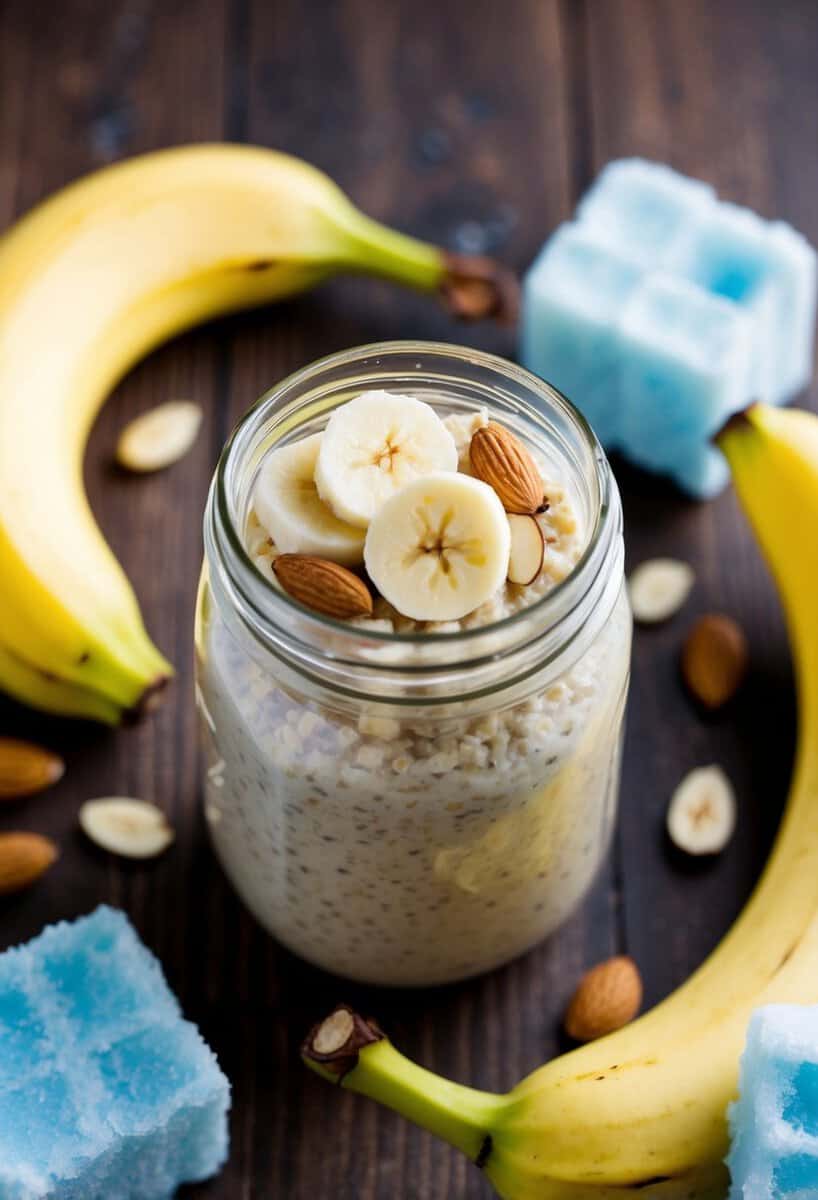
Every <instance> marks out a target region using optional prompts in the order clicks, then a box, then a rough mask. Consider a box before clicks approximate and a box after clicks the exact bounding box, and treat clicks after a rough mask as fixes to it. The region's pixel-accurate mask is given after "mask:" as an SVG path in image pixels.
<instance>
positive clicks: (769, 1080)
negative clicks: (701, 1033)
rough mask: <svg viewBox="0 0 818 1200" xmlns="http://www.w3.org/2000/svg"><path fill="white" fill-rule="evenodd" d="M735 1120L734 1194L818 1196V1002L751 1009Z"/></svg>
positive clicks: (751, 1199)
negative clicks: (812, 1005)
mask: <svg viewBox="0 0 818 1200" xmlns="http://www.w3.org/2000/svg"><path fill="white" fill-rule="evenodd" d="M729 1119H730V1130H731V1135H732V1145H731V1148H730V1154H729V1156H728V1159H727V1165H728V1167H729V1168H730V1176H731V1180H732V1188H731V1191H730V1200H770V1198H771V1197H775V1198H776V1200H786V1198H787V1197H792V1200H801V1198H802V1197H805V1196H815V1195H818V1007H810V1008H807V1007H800V1006H798V1005H793V1004H772V1005H768V1006H767V1007H766V1008H761V1009H758V1010H757V1011H756V1012H755V1013H754V1014H753V1017H752V1019H751V1021H750V1026H749V1029H748V1032H747V1044H746V1047H745V1051H744V1055H743V1056H742V1060H741V1076H740V1080H739V1098H738V1100H737V1101H736V1102H735V1103H734V1104H732V1105H731V1106H730V1112H729Z"/></svg>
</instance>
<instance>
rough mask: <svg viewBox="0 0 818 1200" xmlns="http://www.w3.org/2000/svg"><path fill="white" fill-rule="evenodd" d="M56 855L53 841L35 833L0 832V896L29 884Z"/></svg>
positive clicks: (46, 867) (47, 866) (45, 869)
mask: <svg viewBox="0 0 818 1200" xmlns="http://www.w3.org/2000/svg"><path fill="white" fill-rule="evenodd" d="M58 854H59V851H58V850H57V847H56V845H55V844H54V842H52V841H51V839H50V838H45V837H40V835H39V834H38V833H2V834H0V895H7V894H8V893H9V892H19V891H21V890H22V889H23V888H27V887H29V885H30V884H32V883H34V881H35V880H36V879H39V878H40V876H41V875H42V874H43V873H44V872H45V871H47V870H48V868H49V867H50V866H51V864H52V863H53V862H54V861H55V859H56V858H57V856H58Z"/></svg>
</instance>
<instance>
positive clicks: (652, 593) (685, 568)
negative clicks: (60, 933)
mask: <svg viewBox="0 0 818 1200" xmlns="http://www.w3.org/2000/svg"><path fill="white" fill-rule="evenodd" d="M695 578H696V576H695V574H694V572H693V568H692V567H691V566H690V565H689V564H688V563H686V562H680V561H679V560H678V559H675V558H651V559H649V560H648V561H647V562H643V563H642V564H641V565H640V566H638V567H637V568H636V570H635V571H634V572H633V573H632V574H631V577H630V579H629V580H628V594H629V596H630V601H631V609H632V611H633V616H634V620H636V621H640V622H642V624H644V625H653V624H656V623H657V622H659V621H667V620H668V618H669V617H672V616H673V614H674V613H676V612H678V610H679V609H680V608H681V607H682V605H683V604H684V602H685V600H686V599H687V597H688V596H689V595H690V589H691V588H692V587H693V583H694V581H695Z"/></svg>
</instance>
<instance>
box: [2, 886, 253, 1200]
mask: <svg viewBox="0 0 818 1200" xmlns="http://www.w3.org/2000/svg"><path fill="white" fill-rule="evenodd" d="M0 1047H2V1049H0V1200H41V1198H42V1200H45V1198H46V1197H47V1198H48V1200H168V1198H169V1197H170V1196H172V1195H173V1194H174V1192H175V1191H176V1189H177V1187H178V1186H179V1185H180V1184H181V1183H183V1182H189V1181H194V1180H200V1179H205V1178H207V1177H209V1176H210V1175H213V1174H214V1173H215V1172H216V1171H217V1170H218V1168H219V1167H220V1166H221V1164H222V1163H223V1162H224V1160H225V1158H226V1154H227V1124H226V1114H227V1108H228V1104H229V1085H228V1083H227V1080H226V1079H225V1077H224V1075H223V1074H222V1072H221V1071H220V1069H219V1067H218V1064H217V1062H216V1060H215V1058H214V1056H213V1054H212V1052H211V1051H210V1050H209V1049H208V1047H207V1046H206V1045H205V1043H204V1042H203V1041H202V1039H201V1036H200V1035H199V1033H198V1031H197V1030H196V1029H195V1027H194V1026H192V1025H190V1024H189V1023H188V1022H186V1021H184V1020H183V1019H182V1017H181V1015H180V1012H179V1006H178V1004H177V1003H176V1000H175V999H174V997H173V995H172V993H171V992H170V990H169V988H168V986H167V984H166V982H165V980H164V977H163V975H162V971H161V969H160V967H159V964H158V963H157V961H156V959H155V958H154V957H153V956H152V955H151V954H150V953H149V952H148V951H147V950H146V949H145V947H144V946H143V945H142V944H141V942H140V941H139V939H138V938H137V936H136V934H135V932H134V930H133V929H132V927H131V926H130V924H129V923H128V921H127V918H126V917H125V916H124V915H123V914H122V913H118V912H115V911H114V910H112V909H110V908H104V907H103V908H99V909H97V910H96V912H94V913H92V914H91V915H90V916H88V917H84V918H82V919H81V920H79V921H76V922H74V923H73V924H66V923H63V924H60V925H55V926H52V927H50V928H49V929H46V930H45V931H44V932H43V933H42V934H41V935H40V936H39V937H38V938H36V939H35V940H34V941H32V942H29V943H28V944H27V945H26V946H23V947H20V948H18V949H16V950H10V951H7V952H6V953H5V954H3V955H0Z"/></svg>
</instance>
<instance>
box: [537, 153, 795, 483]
mask: <svg viewBox="0 0 818 1200" xmlns="http://www.w3.org/2000/svg"><path fill="white" fill-rule="evenodd" d="M815 311H816V255H815V251H814V250H813V249H812V247H811V246H810V245H809V244H808V243H807V242H806V241H805V239H804V238H803V237H801V236H800V234H798V233H796V232H795V231H794V230H792V229H790V228H789V226H787V225H784V224H783V223H781V222H769V221H763V220H762V219H761V218H760V217H758V216H756V215H755V213H752V212H750V211H749V210H748V209H742V208H738V207H737V206H736V205H734V204H727V203H720V202H719V201H718V200H717V199H716V196H715V194H714V192H713V189H712V188H710V187H709V186H708V185H706V184H703V183H700V182H698V181H696V180H691V179H686V178H685V177H684V176H683V175H679V174H677V173H676V172H675V171H672V170H671V169H670V168H669V167H664V166H661V165H659V164H656V163H646V162H642V161H640V160H638V159H627V160H623V161H621V162H615V163H611V164H609V165H608V166H607V167H606V168H605V170H604V171H603V172H602V174H601V175H600V176H599V178H598V180H597V181H596V183H595V184H594V185H593V187H592V188H591V189H590V191H589V192H588V194H587V195H586V196H585V198H584V199H583V200H582V201H581V203H580V204H579V206H578V209H577V217H576V220H575V221H574V222H570V223H568V224H566V225H562V226H560V228H559V229H558V230H557V231H556V233H555V234H554V235H553V237H552V238H551V239H550V241H549V242H548V243H546V246H545V247H544V249H543V250H542V252H541V253H540V255H539V257H538V258H537V260H536V261H535V263H534V264H533V266H532V267H531V269H530V270H529V272H528V275H527V277H526V280H525V286H524V304H523V321H522V336H521V358H522V361H523V363H524V364H525V366H527V367H528V368H529V369H530V370H532V371H534V372H535V373H536V374H538V375H541V376H542V377H543V378H544V379H547V380H548V381H549V382H551V383H553V384H555V385H556V386H557V387H558V388H559V389H560V390H561V391H563V392H564V393H565V394H566V395H567V396H568V398H569V399H570V400H573V402H574V403H575V404H576V405H577V406H578V407H579V408H580V409H581V410H582V411H583V412H584V413H585V415H586V417H587V418H588V420H589V421H590V422H591V424H592V425H593V426H594V428H595V430H596V433H597V435H598V437H599V438H600V441H601V442H602V443H603V445H605V446H606V447H608V448H609V449H610V448H615V449H619V450H621V451H622V452H623V453H624V454H625V455H626V456H627V457H629V458H631V459H632V460H633V461H635V462H637V463H638V464H640V465H641V466H644V467H647V468H649V469H651V470H654V471H662V472H665V473H667V474H669V475H670V476H671V477H672V478H673V479H675V480H676V481H677V482H678V483H679V484H680V485H681V486H682V487H684V488H685V489H686V490H688V491H690V492H691V493H692V494H693V495H697V496H702V497H704V496H710V495H713V494H715V492H716V491H717V490H719V489H720V487H723V486H724V483H725V482H726V480H727V474H728V473H727V471H726V469H725V464H724V461H723V459H722V458H721V457H720V455H718V453H717V452H716V451H714V450H713V449H712V447H711V446H710V445H709V438H710V436H711V435H712V434H713V433H714V432H715V431H716V430H717V429H718V428H719V427H720V426H721V425H722V424H723V422H724V421H725V420H726V418H727V417H728V416H729V415H730V414H731V413H732V412H735V411H737V410H739V409H741V408H744V407H745V406H746V405H747V404H749V403H750V402H751V401H752V400H755V399H766V400H769V401H772V402H775V403H781V402H782V401H784V400H788V399H790V398H791V397H792V396H793V395H794V394H795V393H796V392H797V391H798V390H799V389H800V388H802V387H804V386H805V385H806V384H807V383H808V382H809V379H810V377H811V373H812V354H813V349H812V347H813V335H814V326H815Z"/></svg>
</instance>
